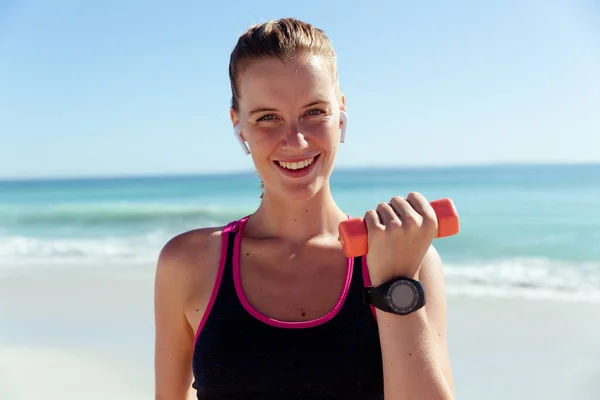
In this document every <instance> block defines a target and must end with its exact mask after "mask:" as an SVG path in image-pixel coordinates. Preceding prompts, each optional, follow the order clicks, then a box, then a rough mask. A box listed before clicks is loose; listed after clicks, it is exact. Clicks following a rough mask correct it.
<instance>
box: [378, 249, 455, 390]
mask: <svg viewBox="0 0 600 400" xmlns="http://www.w3.org/2000/svg"><path fill="white" fill-rule="evenodd" d="M418 278H419V280H420V281H421V282H423V284H424V286H425V291H426V293H425V295H426V299H427V304H426V305H425V307H423V308H421V309H420V310H418V311H415V312H414V313H412V314H409V315H406V316H402V315H395V314H391V313H386V312H384V311H381V310H377V323H378V325H379V336H380V342H381V349H382V361H383V373H384V382H385V398H386V399H391V400H405V399H406V400H408V399H436V400H437V399H453V398H454V397H453V391H454V388H453V381H452V372H451V368H450V360H449V356H448V348H447V342H446V300H445V292H444V278H443V272H442V263H441V260H440V257H439V255H438V253H437V251H436V250H435V249H434V248H433V246H432V247H431V248H430V250H429V251H428V253H427V255H426V256H425V258H424V260H423V264H422V266H421V269H420V271H419V277H418Z"/></svg>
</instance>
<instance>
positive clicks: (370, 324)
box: [192, 217, 383, 400]
mask: <svg viewBox="0 0 600 400" xmlns="http://www.w3.org/2000/svg"><path fill="white" fill-rule="evenodd" d="M246 220H247V217H245V218H243V219H241V220H239V221H235V222H232V223H230V224H229V225H228V226H227V227H226V228H225V229H224V231H223V236H222V249H221V260H220V265H219V273H218V274H217V280H216V283H215V288H214V290H213V293H212V296H211V299H210V301H209V305H208V307H207V310H206V312H205V314H204V318H203V319H202V322H201V323H200V326H199V328H198V332H197V334H196V339H195V343H194V354H193V361H192V368H193V373H194V383H193V387H194V389H196V391H197V396H198V399H201V400H222V399H228V400H242V399H243V400H248V399H263V400H270V399H273V400H274V399H281V400H284V399H285V400H292V399H321V398H326V399H346V400H348V399H357V400H358V399H361V400H371V399H373V400H375V399H377V400H380V399H383V368H382V361H381V348H380V344H379V334H378V328H377V322H376V320H375V317H374V314H373V309H372V308H371V307H369V306H368V305H366V304H364V303H363V302H362V288H363V287H364V286H365V280H366V279H368V275H366V276H365V278H363V274H365V273H366V269H363V262H362V261H363V260H362V258H355V259H349V260H348V274H347V281H346V286H345V288H344V291H343V293H342V295H341V297H340V300H339V302H338V304H337V305H336V307H335V308H334V309H333V310H332V311H331V312H330V313H329V314H327V315H326V316H324V317H322V318H320V319H318V320H314V321H308V322H300V323H281V322H279V321H275V320H272V319H268V318H267V317H265V316H263V315H261V314H259V313H258V312H257V311H256V310H254V309H253V308H252V306H250V305H249V303H248V302H247V301H246V299H245V298H244V296H243V292H242V291H241V287H240V283H239V249H240V242H241V236H242V235H241V233H240V232H241V230H242V229H243V226H244V224H245V222H246Z"/></svg>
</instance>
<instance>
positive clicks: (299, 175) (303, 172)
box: [273, 153, 321, 178]
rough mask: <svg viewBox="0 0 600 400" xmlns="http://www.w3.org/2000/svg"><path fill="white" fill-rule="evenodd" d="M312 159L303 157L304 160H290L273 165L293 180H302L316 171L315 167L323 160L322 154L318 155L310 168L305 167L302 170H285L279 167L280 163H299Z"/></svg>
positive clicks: (274, 162) (276, 162) (275, 162)
mask: <svg viewBox="0 0 600 400" xmlns="http://www.w3.org/2000/svg"><path fill="white" fill-rule="evenodd" d="M310 158H311V157H303V158H296V159H290V160H277V161H273V164H275V167H277V169H278V170H279V171H281V172H282V173H283V174H284V175H286V176H289V177H291V178H302V177H305V176H307V175H308V174H310V173H311V172H312V171H313V170H314V169H315V166H316V165H317V163H318V162H319V159H320V158H321V154H320V153H319V154H317V155H316V156H314V161H313V162H312V164H310V165H309V166H308V167H305V168H302V169H295V170H292V169H286V168H283V167H282V166H281V165H279V162H278V161H283V162H299V161H304V160H308V159H310Z"/></svg>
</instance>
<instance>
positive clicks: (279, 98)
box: [231, 56, 344, 200]
mask: <svg viewBox="0 0 600 400" xmlns="http://www.w3.org/2000/svg"><path fill="white" fill-rule="evenodd" d="M238 84H239V86H238V93H239V102H238V104H239V107H238V110H237V112H235V111H234V110H231V118H232V122H233V124H234V126H235V125H236V124H238V123H239V124H240V130H241V134H242V137H243V139H244V140H245V141H246V142H247V145H248V147H249V149H250V154H251V155H252V160H253V161H254V164H255V166H256V169H257V171H258V174H259V175H260V177H261V178H262V180H263V182H264V186H265V195H268V194H275V195H277V196H279V197H285V198H287V199H290V200H302V199H307V198H310V197H313V196H314V195H315V194H316V193H317V192H319V191H320V190H321V189H322V188H323V187H324V186H325V185H327V182H328V180H329V176H330V175H331V172H332V170H333V165H334V161H335V155H336V150H337V146H338V143H339V140H340V136H339V135H340V126H341V125H340V109H341V110H344V98H343V96H342V97H340V96H339V94H338V91H337V90H336V88H337V83H336V82H335V81H334V78H333V76H332V73H331V67H330V64H329V63H328V62H327V60H325V59H324V58H322V57H320V56H307V57H298V59H297V60H296V61H294V62H291V63H283V62H281V61H279V60H278V59H275V58H266V59H263V60H259V61H254V62H251V63H250V64H249V65H248V67H247V68H246V69H245V70H244V71H243V72H242V73H241V76H240V77H239V81H238Z"/></svg>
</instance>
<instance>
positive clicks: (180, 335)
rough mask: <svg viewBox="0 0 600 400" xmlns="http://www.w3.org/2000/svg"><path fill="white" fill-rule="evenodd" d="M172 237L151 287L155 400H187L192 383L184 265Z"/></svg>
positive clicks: (190, 338)
mask: <svg viewBox="0 0 600 400" xmlns="http://www.w3.org/2000/svg"><path fill="white" fill-rule="evenodd" d="M178 241H179V239H178V238H175V239H173V240H171V241H170V242H169V243H167V244H166V245H165V247H164V248H163V249H162V251H161V254H160V256H159V259H158V263H157V268H156V278H155V286H154V316H155V349H154V371H155V399H156V400H186V399H188V392H189V389H190V386H191V382H192V369H191V365H192V350H193V341H194V333H193V331H192V329H191V328H190V325H189V323H188V322H187V319H186V317H185V314H184V310H185V300H186V298H185V297H186V296H185V291H184V290H183V289H184V288H185V287H186V286H185V282H184V279H183V278H184V276H185V265H184V263H183V262H182V258H181V257H179V256H178V253H179V251H181V250H182V249H181V246H179V245H178V244H179V243H178Z"/></svg>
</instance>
